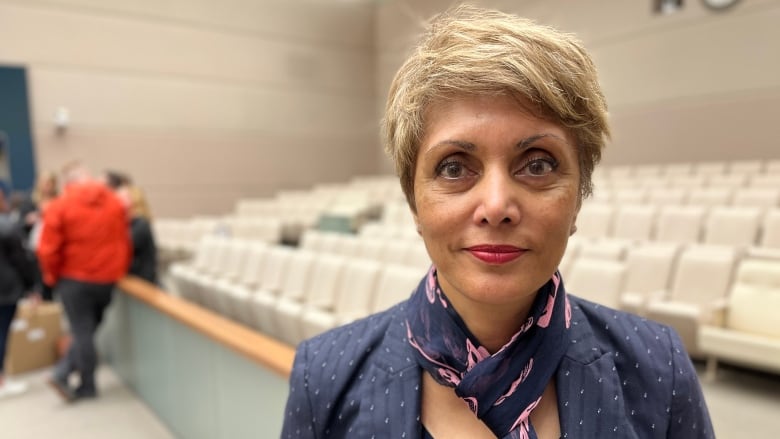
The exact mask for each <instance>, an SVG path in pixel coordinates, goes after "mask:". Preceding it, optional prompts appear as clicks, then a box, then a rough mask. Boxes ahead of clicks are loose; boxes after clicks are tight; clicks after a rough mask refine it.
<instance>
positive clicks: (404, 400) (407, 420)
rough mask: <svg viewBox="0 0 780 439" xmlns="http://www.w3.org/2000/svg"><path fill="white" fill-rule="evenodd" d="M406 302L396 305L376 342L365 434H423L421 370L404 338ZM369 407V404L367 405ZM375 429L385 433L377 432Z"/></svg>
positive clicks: (405, 436)
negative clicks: (369, 412)
mask: <svg viewBox="0 0 780 439" xmlns="http://www.w3.org/2000/svg"><path fill="white" fill-rule="evenodd" d="M405 308H406V302H403V303H402V304H401V305H399V306H396V307H395V308H393V310H392V311H391V312H392V313H393V314H392V316H391V319H390V325H389V326H388V328H387V332H386V333H385V339H384V342H383V343H381V344H380V345H378V347H377V348H378V349H382V351H381V352H377V356H376V361H375V362H374V364H373V370H372V374H373V376H375V377H376V383H373V385H374V386H375V388H374V390H373V391H372V392H371V393H373V395H371V398H372V400H373V401H374V402H373V410H374V411H375V412H376V413H374V415H373V416H371V417H370V422H371V425H369V426H367V427H368V429H367V431H368V432H370V433H371V434H369V435H368V436H366V437H372V436H371V435H374V434H376V437H377V438H379V437H394V438H409V439H412V438H419V437H421V435H422V426H421V424H420V412H421V393H420V385H421V384H420V383H421V378H422V376H421V369H420V367H419V366H418V365H417V362H416V361H415V359H414V354H413V351H412V347H411V345H410V344H409V343H408V342H407V338H406V319H405ZM369 407H370V405H369ZM377 432H386V434H385V433H382V434H379V433H377Z"/></svg>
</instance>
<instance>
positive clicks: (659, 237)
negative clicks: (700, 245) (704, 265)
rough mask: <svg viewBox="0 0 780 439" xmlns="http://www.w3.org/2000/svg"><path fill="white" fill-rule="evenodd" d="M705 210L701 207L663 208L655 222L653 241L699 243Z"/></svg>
mask: <svg viewBox="0 0 780 439" xmlns="http://www.w3.org/2000/svg"><path fill="white" fill-rule="evenodd" d="M705 212H706V210H705V209H704V207H701V206H664V207H662V208H661V211H660V212H659V214H658V220H657V221H656V228H655V239H656V241H662V242H677V243H681V244H688V243H690V244H692V243H696V242H699V239H700V238H701V233H702V229H703V224H704V214H705Z"/></svg>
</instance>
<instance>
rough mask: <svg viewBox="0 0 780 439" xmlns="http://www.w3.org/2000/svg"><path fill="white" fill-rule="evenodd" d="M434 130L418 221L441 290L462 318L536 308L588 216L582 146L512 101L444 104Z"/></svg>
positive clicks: (424, 153)
mask: <svg viewBox="0 0 780 439" xmlns="http://www.w3.org/2000/svg"><path fill="white" fill-rule="evenodd" d="M425 123H426V125H425V126H426V129H425V136H424V137H423V139H422V141H421V144H420V149H419V151H418V157H417V165H416V168H415V175H414V196H415V200H416V208H417V213H416V214H415V221H416V222H417V225H418V227H419V230H420V233H421V235H422V237H423V240H424V241H425V245H426V247H427V248H428V252H429V253H430V256H431V260H432V261H433V263H434V264H435V265H436V267H437V270H438V277H439V283H440V285H441V287H442V289H443V290H444V292H445V294H447V297H448V298H449V299H450V300H451V301H452V303H453V305H454V306H455V308H456V309H458V311H459V312H461V313H463V312H464V310H469V309H472V306H473V305H483V306H488V307H494V308H495V307H500V309H506V307H512V306H514V307H515V308H510V309H516V310H520V309H527V307H528V306H530V303H531V300H530V299H531V298H532V297H533V296H534V295H535V293H536V291H537V290H538V289H539V288H540V287H541V286H542V285H544V283H545V282H547V281H548V280H549V279H550V277H551V276H552V274H553V273H554V272H555V270H556V269H557V267H558V263H559V262H560V260H561V257H562V256H563V252H564V250H565V249H566V243H567V241H568V237H569V235H570V234H571V230H572V227H573V225H574V222H575V219H576V216H577V212H578V210H579V181H580V172H579V167H578V160H577V153H576V151H575V149H574V146H573V145H574V142H573V139H572V138H571V136H570V135H569V134H568V132H567V131H566V130H565V129H564V128H562V127H560V126H558V125H556V124H554V123H552V122H549V121H545V120H542V119H539V118H537V117H535V116H533V115H532V114H531V113H529V112H528V111H526V110H525V109H524V108H523V107H522V106H521V105H520V104H519V103H518V101H517V100H515V99H513V98H511V97H501V96H485V97H463V98H458V99H454V100H447V101H440V102H438V103H434V104H432V105H431V106H430V107H429V108H428V111H427V113H426V120H425Z"/></svg>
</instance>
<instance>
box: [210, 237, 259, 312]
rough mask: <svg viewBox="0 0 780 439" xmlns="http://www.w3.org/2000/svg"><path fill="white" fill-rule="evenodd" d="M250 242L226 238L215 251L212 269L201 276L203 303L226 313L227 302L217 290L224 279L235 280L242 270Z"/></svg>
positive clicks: (214, 309)
mask: <svg viewBox="0 0 780 439" xmlns="http://www.w3.org/2000/svg"><path fill="white" fill-rule="evenodd" d="M248 248H249V244H248V243H247V242H246V241H244V240H241V239H232V238H228V239H224V240H223V241H221V242H220V245H219V246H218V247H217V250H216V251H215V253H216V255H215V261H214V262H213V264H212V265H211V267H210V269H209V270H208V271H206V272H205V273H204V275H203V276H202V277H200V278H199V281H198V284H199V287H200V296H201V298H202V303H203V305H205V306H206V307H208V308H210V309H211V310H213V311H215V312H218V313H224V312H226V311H227V303H226V301H225V300H224V299H222V298H221V296H220V295H219V293H218V291H217V284H218V283H220V282H222V281H227V282H233V281H234V280H235V279H236V278H237V276H238V274H239V273H240V272H241V267H242V266H243V263H244V260H245V258H246V252H247V249H248Z"/></svg>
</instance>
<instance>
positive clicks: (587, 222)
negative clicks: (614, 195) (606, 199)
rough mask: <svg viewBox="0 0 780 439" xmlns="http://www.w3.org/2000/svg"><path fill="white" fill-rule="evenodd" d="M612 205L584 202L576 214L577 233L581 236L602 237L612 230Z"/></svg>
mask: <svg viewBox="0 0 780 439" xmlns="http://www.w3.org/2000/svg"><path fill="white" fill-rule="evenodd" d="M614 210H615V209H614V207H612V205H611V204H604V203H595V202H594V203H588V202H586V203H584V204H583V205H582V208H581V209H580V212H579V214H578V215H577V234H578V235H579V236H581V237H583V238H604V237H606V236H609V235H610V234H611V232H612V219H613V216H614Z"/></svg>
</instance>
